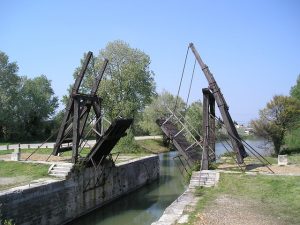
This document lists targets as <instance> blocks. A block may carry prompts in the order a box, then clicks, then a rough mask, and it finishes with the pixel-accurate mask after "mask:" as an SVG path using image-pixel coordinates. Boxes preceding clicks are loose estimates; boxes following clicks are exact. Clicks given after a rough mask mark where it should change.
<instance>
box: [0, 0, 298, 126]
mask: <svg viewBox="0 0 300 225" xmlns="http://www.w3.org/2000/svg"><path fill="white" fill-rule="evenodd" d="M0 10H1V13H0V22H1V33H0V51H3V52H5V53H6V54H7V55H8V56H9V57H10V60H11V61H16V62H17V63H18V65H19V68H20V70H19V74H20V75H27V76H29V77H34V76H38V75H40V74H45V75H46V76H47V77H48V78H49V79H51V80H52V85H53V88H54V91H55V93H56V95H57V96H59V97H62V96H63V95H64V94H66V90H67V88H68V87H69V85H70V84H72V83H73V77H72V74H73V71H74V69H75V68H76V67H77V66H78V65H79V63H80V59H81V58H82V56H83V53H84V52H87V51H89V50H91V51H93V52H94V53H95V54H98V52H99V50H100V49H102V48H104V47H105V45H106V44H107V43H108V42H109V41H113V40H118V39H121V40H124V41H126V42H128V43H129V44H130V45H131V47H134V48H139V49H141V50H143V51H144V52H145V53H147V54H148V55H149V56H150V57H151V61H152V63H151V69H152V70H153V71H154V72H155V81H156V84H157V90H158V92H160V91H162V90H164V89H165V90H168V91H170V92H172V93H173V94H176V93H177V88H178V84H179V81H180V76H181V71H182V67H183V62H184V57H185V52H186V48H187V46H188V44H189V42H193V43H194V44H195V46H196V48H197V50H198V51H199V53H200V55H201V57H202V58H203V60H204V62H205V63H206V64H207V65H208V66H209V67H210V70H211V72H212V73H213V74H214V76H215V78H216V80H217V82H218V83H219V86H220V87H221V89H222V91H223V94H224V96H225V98H226V100H227V102H228V104H229V106H230V113H231V115H232V117H233V119H234V120H236V121H239V122H243V123H246V122H248V121H249V120H251V119H253V118H256V117H257V116H258V110H259V109H261V108H263V107H264V106H265V105H266V103H267V102H268V101H269V100H270V99H271V98H272V97H273V96H274V95H275V94H284V95H287V94H289V90H290V87H291V86H292V85H294V84H295V82H296V79H297V76H298V75H299V74H300V1H298V0H280V1H279V0H265V1H258V0H251V1H250V0H248V1H246V0H245V1H241V0H227V1H224V0H215V1H211V0H207V1H203V0H198V1H189V0H187V1H179V0H172V1H171V0H164V1H159V0H151V1H135V0H124V1H121V0H119V1H117V0H110V1H100V0H99V1H90V0H86V1H76V0H72V1H64V0H51V1H50V0H49V1H33V0H32V1H22V0H18V1H17V0H1V1H0ZM193 60H194V59H193V56H192V54H190V55H189V58H188V62H187V72H186V74H185V79H184V82H183V86H182V90H181V93H180V95H181V96H182V97H183V98H184V99H185V98H186V96H187V93H188V85H189V80H190V76H191V72H190V70H191V67H192V66H193ZM203 87H207V81H206V80H205V78H204V75H203V74H202V72H201V71H200V70H199V67H198V68H197V70H196V74H195V78H194V83H193V87H192V90H191V101H194V100H196V99H202V94H201V89H202V88H203Z"/></svg>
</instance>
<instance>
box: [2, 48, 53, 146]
mask: <svg viewBox="0 0 300 225" xmlns="http://www.w3.org/2000/svg"><path fill="white" fill-rule="evenodd" d="M17 72H18V66H17V64H16V63H15V62H13V63H10V62H9V58H8V56H7V55H6V54H5V53H3V52H0V104H1V107H0V139H4V140H20V139H23V140H25V139H28V138H30V139H33V138H41V137H42V136H43V135H44V134H47V135H49V133H48V131H49V130H51V126H52V125H51V122H50V121H49V118H50V116H51V115H53V113H54V111H55V109H56V108H57V106H58V104H57V101H58V100H57V97H55V96H54V92H53V89H52V88H51V82H50V81H49V80H48V79H47V78H46V76H44V75H42V76H39V77H36V78H34V79H29V78H27V77H20V76H18V74H17Z"/></svg>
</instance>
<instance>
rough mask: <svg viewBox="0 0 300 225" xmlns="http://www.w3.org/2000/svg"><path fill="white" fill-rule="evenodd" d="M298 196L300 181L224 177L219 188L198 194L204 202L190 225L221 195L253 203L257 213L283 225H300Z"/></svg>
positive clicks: (286, 177) (208, 189) (199, 191)
mask: <svg viewBox="0 0 300 225" xmlns="http://www.w3.org/2000/svg"><path fill="white" fill-rule="evenodd" d="M299 193H300V177H291V176H263V175H256V176H249V175H245V174H221V178H220V182H219V184H218V186H217V187H215V188H201V189H198V190H197V195H199V196H201V199H200V201H199V202H198V204H197V206H196V210H195V211H194V212H193V213H192V214H191V216H190V220H189V223H188V224H191V225H194V224H197V218H198V217H199V215H200V214H201V212H202V211H203V210H204V209H205V208H206V207H209V206H210V205H211V204H212V202H213V201H214V200H215V199H217V198H218V197H220V196H222V195H226V196H230V197H233V198H237V199H240V200H241V202H243V201H254V202H255V205H256V206H258V207H257V211H258V212H260V213H264V214H266V215H270V216H272V217H274V218H280V220H281V221H282V222H283V223H282V224H299V221H300V195H299ZM241 207H243V206H242V205H241ZM257 222H258V223H257V224H259V221H257Z"/></svg>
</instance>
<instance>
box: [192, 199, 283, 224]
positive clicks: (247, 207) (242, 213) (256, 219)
mask: <svg viewBox="0 0 300 225" xmlns="http://www.w3.org/2000/svg"><path fill="white" fill-rule="evenodd" d="M195 224H196V225H241V224H243V225H258V224H259V225H283V224H285V223H284V222H283V221H282V220H280V218H276V217H275V216H273V215H270V214H269V213H268V210H267V209H266V206H264V205H261V204H259V203H258V202H255V201H252V200H245V199H238V198H234V197H231V196H229V195H222V196H219V197H218V198H217V199H216V200H214V202H213V203H212V204H211V205H209V206H208V207H207V208H205V209H204V211H203V212H201V213H199V214H198V215H197V222H196V223H195Z"/></svg>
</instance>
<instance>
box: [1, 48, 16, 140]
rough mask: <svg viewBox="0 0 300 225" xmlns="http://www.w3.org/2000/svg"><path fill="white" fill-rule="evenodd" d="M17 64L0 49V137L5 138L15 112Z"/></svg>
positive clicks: (8, 132) (7, 137) (7, 136)
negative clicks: (10, 60)
mask: <svg viewBox="0 0 300 225" xmlns="http://www.w3.org/2000/svg"><path fill="white" fill-rule="evenodd" d="M17 72H18V66H17V64H16V63H15V62H12V63H10V62H9V58H8V56H7V55H6V54H5V53H4V52H1V51H0V105H1V107H0V139H4V140H7V139H9V137H10V131H11V130H12V129H11V128H12V127H13V125H14V123H13V119H12V118H13V116H14V115H15V113H16V108H15V107H14V106H15V102H16V101H17V100H18V94H17V93H18V91H19V85H20V78H19V77H18V75H17Z"/></svg>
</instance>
